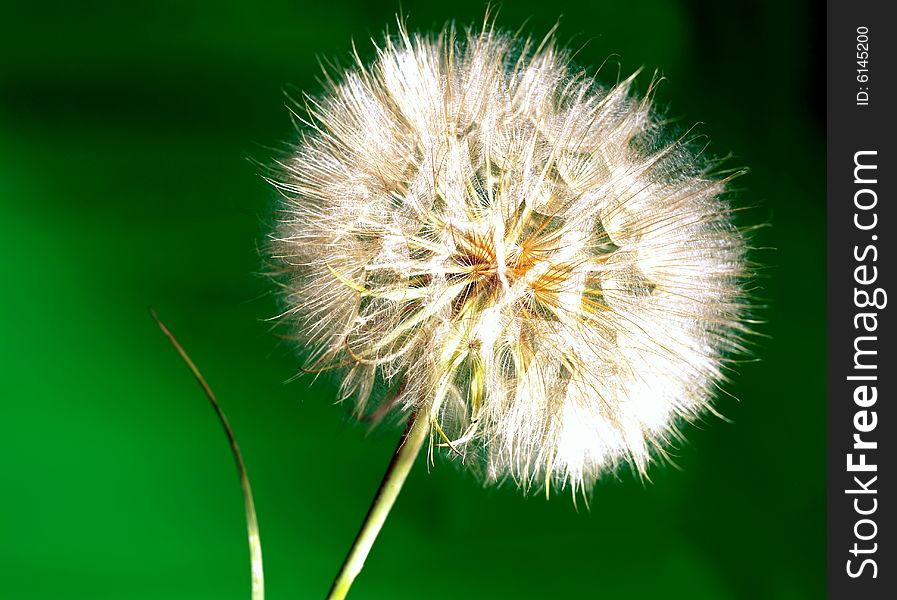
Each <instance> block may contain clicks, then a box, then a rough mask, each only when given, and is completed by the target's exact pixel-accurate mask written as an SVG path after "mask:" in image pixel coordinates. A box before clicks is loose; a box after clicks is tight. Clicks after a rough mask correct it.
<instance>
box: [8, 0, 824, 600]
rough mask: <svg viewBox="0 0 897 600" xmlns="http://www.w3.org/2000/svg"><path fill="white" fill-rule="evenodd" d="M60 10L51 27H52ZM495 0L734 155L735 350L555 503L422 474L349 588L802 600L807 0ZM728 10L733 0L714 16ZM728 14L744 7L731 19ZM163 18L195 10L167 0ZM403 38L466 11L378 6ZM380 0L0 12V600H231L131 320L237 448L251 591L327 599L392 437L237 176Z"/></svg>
mask: <svg viewBox="0 0 897 600" xmlns="http://www.w3.org/2000/svg"><path fill="white" fill-rule="evenodd" d="M76 4H77V6H76ZM724 4H728V3H722V2H711V1H709V0H707V1H700V2H684V3H670V2H659V1H653V2H649V1H640V0H627V1H625V2H598V1H591V2H568V1H564V0H555V1H553V2H534V1H529V2H519V1H513V2H511V1H509V2H506V3H505V4H504V5H503V6H501V7H500V14H499V17H498V23H499V24H500V25H502V26H504V27H507V28H511V29H516V28H517V27H519V26H521V25H522V24H523V23H524V21H526V20H527V19H529V20H528V22H527V23H526V25H525V31H529V32H531V33H533V34H535V35H540V36H541V35H542V34H543V33H544V32H546V31H547V30H548V29H549V28H550V27H551V26H552V25H553V24H554V23H555V21H556V20H557V18H558V17H559V16H560V15H563V18H562V21H561V26H560V30H559V37H560V39H561V40H562V41H564V42H569V43H570V44H572V45H574V46H580V45H582V44H584V43H587V45H586V46H585V48H584V49H583V50H582V51H581V52H580V53H579V56H578V60H579V62H580V63H582V64H585V65H599V64H600V63H602V62H603V61H604V59H605V58H607V57H608V56H609V55H612V54H613V55H616V56H618V59H619V62H620V64H621V68H622V71H623V73H628V72H630V71H632V70H634V69H636V68H638V67H640V66H645V67H646V74H645V75H644V76H643V77H641V79H640V82H641V84H640V85H641V86H642V89H644V87H645V86H646V85H647V82H648V80H649V78H650V73H651V72H652V71H653V70H654V69H655V68H658V69H660V71H661V72H662V73H663V74H664V75H665V76H666V77H667V78H668V80H667V81H666V82H664V83H663V84H662V86H661V87H660V90H659V92H658V94H657V99H658V101H659V102H660V103H661V104H664V105H668V106H669V108H670V114H671V115H672V116H674V117H677V118H678V119H680V120H681V122H683V123H686V124H690V123H693V122H696V121H701V122H702V123H703V125H701V130H702V131H703V132H704V133H706V134H708V136H709V137H710V139H711V140H712V145H711V151H712V152H714V153H716V154H718V155H724V154H727V153H729V152H731V153H732V155H733V159H732V160H731V161H730V164H731V165H732V166H741V165H744V166H748V167H749V168H750V169H751V172H750V174H749V175H747V176H745V177H742V178H741V179H739V180H738V186H739V187H740V188H741V190H742V191H741V192H740V195H739V199H738V202H739V204H740V205H742V206H751V207H753V208H752V209H751V210H749V211H746V212H745V213H744V214H743V219H742V224H743V225H752V224H768V225H769V226H768V227H765V228H764V229H762V230H761V231H759V232H758V233H757V234H756V236H755V238H754V243H755V245H757V246H758V247H763V248H772V249H766V250H761V251H758V252H757V253H756V254H755V258H756V259H757V260H758V261H760V262H761V263H763V265H764V268H763V270H762V272H761V274H760V277H759V278H758V279H757V281H756V287H757V291H756V297H757V302H758V304H763V305H765V306H766V307H765V308H763V309H762V310H760V311H759V314H760V316H761V318H763V319H764V320H765V321H767V323H766V324H765V325H763V326H761V327H760V328H759V329H760V331H761V332H762V334H763V336H764V337H757V338H755V342H756V349H755V356H754V358H756V360H750V361H746V362H745V363H744V364H742V365H741V367H740V369H739V370H740V374H739V375H738V376H737V378H736V380H735V382H734V384H733V385H731V386H730V387H729V391H731V392H732V394H734V396H736V397H737V400H736V399H733V398H730V397H722V398H720V399H719V402H718V404H717V406H718V408H719V410H720V411H721V412H722V413H723V414H724V415H725V416H726V417H728V418H729V419H731V422H730V423H729V422H725V421H722V420H720V419H717V418H708V419H707V420H706V422H704V423H702V424H700V425H699V426H695V427H689V428H688V431H687V438H688V443H687V444H685V445H683V446H681V447H679V448H678V449H676V451H675V455H676V461H677V463H678V465H679V467H680V469H679V470H677V469H675V468H672V467H655V468H654V469H653V470H652V471H651V473H650V474H651V478H652V481H651V482H650V483H647V484H644V485H643V484H642V483H640V482H639V481H638V480H637V479H635V478H634V477H632V476H630V475H628V474H622V475H621V476H620V477H619V479H618V480H614V479H613V478H608V479H607V480H605V481H602V482H600V483H599V485H598V486H597V487H596V490H595V493H594V495H593V498H592V501H591V509H590V510H585V509H584V508H583V506H582V504H581V503H580V506H579V508H578V509H577V508H574V506H573V504H572V502H571V501H570V498H569V496H560V497H556V498H552V499H551V500H550V501H546V500H545V499H544V498H543V497H541V496H536V497H529V498H524V497H522V495H521V494H520V493H519V492H517V491H516V490H515V489H513V488H511V487H505V488H501V489H494V488H492V489H483V488H482V486H481V485H480V484H479V483H478V482H477V481H476V480H474V479H473V478H472V477H471V476H470V475H468V474H465V473H464V472H463V471H461V470H460V469H458V468H456V467H455V466H454V465H452V464H450V462H449V461H447V460H438V461H437V464H436V466H435V468H433V469H431V472H429V473H428V472H427V469H426V468H425V467H424V465H423V462H422V461H421V462H419V463H418V466H417V467H416V469H415V471H414V472H413V474H412V477H411V479H410V481H409V483H408V484H407V486H406V488H405V490H404V492H403V494H402V496H401V497H400V498H399V501H398V503H397V505H396V508H395V510H394V512H393V514H392V516H391V517H390V519H389V521H388V522H387V525H386V527H385V529H384V531H383V533H382V535H381V537H380V539H379V540H378V541H377V543H376V545H375V547H374V550H373V553H372V555H371V557H370V559H369V560H368V563H367V566H366V568H365V570H364V572H363V573H362V575H361V576H360V578H359V579H358V581H357V583H356V585H355V587H354V589H353V593H352V598H355V599H363V598H424V597H433V598H505V597H507V598H566V597H578V598H602V599H604V598H640V597H644V598H746V599H747V598H750V599H757V598H764V599H766V598H789V599H791V598H818V597H821V596H822V595H823V593H824V589H825V587H824V568H825V520H824V519H825V503H824V493H825V489H824V483H825V464H824V448H825V437H824V435H825V416H824V415H825V412H824V409H825V387H824V366H823V365H824V348H825V342H824V340H825V338H824V293H825V292H824V258H823V257H824V254H823V252H824V237H823V236H824V219H825V214H824V187H823V186H824V184H823V173H824V171H823V169H824V153H823V141H824V133H823V128H822V123H823V114H824V111H823V106H824V105H823V103H822V99H821V84H822V81H823V79H822V70H821V66H820V61H821V60H822V59H821V57H822V48H821V42H822V39H821V33H820V29H821V21H820V17H819V15H817V14H813V13H812V12H811V10H810V6H809V2H791V3H780V2H772V1H767V2H756V3H743V4H744V6H738V7H734V6H733V7H726V6H721V5H724ZM733 4H735V3H733ZM738 4H742V3H738ZM185 5H189V8H188V7H186V6H185ZM402 6H403V10H404V12H405V13H406V15H408V17H409V23H410V26H411V28H412V29H433V28H434V27H438V26H439V25H441V24H442V23H443V22H444V21H445V20H447V19H449V18H454V19H457V20H458V21H459V22H461V23H467V22H472V21H479V20H481V18H482V14H483V11H484V4H483V3H482V2H479V1H466V0H464V1H462V0H455V1H453V2H451V3H435V2H420V1H412V0H404V1H403V2H402ZM398 8H399V4H398V3H397V2H387V3H372V2H362V1H360V0H358V1H355V2H345V1H337V0H331V1H318V2H310V3H308V2H286V1H275V2H264V3H262V2H258V3H256V2H253V3H249V2H247V3H239V2H231V1H226V0H216V1H214V2H191V3H183V2H173V1H170V2H156V3H152V4H148V5H142V4H130V3H123V4H122V5H121V6H104V5H103V4H101V3H96V2H81V3H67V2H41V3H32V4H31V5H30V6H15V7H14V6H11V5H7V4H4V5H3V8H2V9H0V10H2V13H0V266H2V294H0V315H2V338H0V352H2V355H0V428H2V435H0V472H2V476H3V479H2V481H3V483H2V494H0V536H2V543H0V597H3V598H221V599H226V598H247V597H248V593H249V570H248V554H247V550H246V541H245V537H244V535H245V532H244V523H243V513H242V501H241V497H240V491H239V486H238V484H237V480H236V477H235V473H234V467H233V464H232V462H231V457H230V455H229V452H228V449H227V445H226V441H225V438H224V436H223V434H222V432H221V430H220V427H219V424H218V423H217V421H216V419H215V417H214V416H213V413H212V411H211V409H210V408H209V406H208V403H207V401H206V400H205V399H204V397H203V396H202V394H201V392H200V390H199V389H198V387H197V386H196V384H195V383H194V381H193V380H192V379H191V377H190V375H189V373H188V371H187V369H186V368H185V366H184V365H183V364H182V362H181V361H180V360H179V358H178V357H177V355H176V354H175V353H174V351H173V350H172V348H171V347H170V346H169V345H168V342H167V341H166V340H165V339H164V338H163V337H162V335H161V334H160V332H159V331H158V330H157V329H156V327H155V325H154V324H153V323H152V321H151V320H150V317H149V315H148V313H147V307H148V306H149V305H152V306H154V307H155V308H156V309H157V310H158V312H159V313H160V315H161V316H162V317H163V318H164V319H165V321H166V322H167V323H168V325H169V326H170V327H171V328H172V329H173V330H174V331H175V332H176V334H177V335H178V336H179V337H180V339H181V341H182V342H183V344H184V345H185V346H186V347H187V349H188V350H189V352H190V353H191V354H192V356H193V358H194V359H195V360H196V361H197V362H198V363H199V365H200V367H201V368H202V370H203V371H204V373H205V375H206V376H207V378H208V380H209V381H210V383H211V384H212V387H213V388H214V389H215V390H216V391H217V393H218V396H219V399H220V400H221V403H222V405H223V407H224V409H225V410H226V412H227V413H228V416H229V418H230V420H231V423H232V425H233V427H234V429H235V430H236V433H237V436H238V439H239V440H240V443H241V445H242V448H243V451H244V454H245V459H246V462H247V465H248V468H249V472H250V476H251V479H252V483H253V486H254V489H255V494H256V504H257V508H258V512H259V519H260V523H261V528H262V540H263V543H264V553H265V559H266V567H267V569H266V574H267V584H268V597H269V598H272V599H274V600H277V599H281V598H317V597H322V596H323V595H324V593H325V591H326V589H327V588H328V586H329V583H330V581H331V579H332V577H333V575H334V574H335V572H336V569H337V567H338V566H339V564H340V561H341V560H342V558H343V555H344V552H345V550H346V548H347V546H348V544H349V542H350V541H351V540H352V538H353V536H354V534H355V531H356V528H357V527H358V525H359V523H360V520H361V518H362V516H363V514H364V513H365V510H366V507H367V505H368V502H369V501H370V499H371V497H372V494H373V492H374V490H375V489H376V487H377V483H378V481H379V478H380V476H381V474H382V472H383V469H384V468H385V466H386V463H387V461H388V458H389V455H390V453H391V451H392V449H393V447H394V444H395V440H396V438H397V436H398V430H396V429H389V428H385V429H381V430H377V431H374V432H373V433H370V434H366V429H365V427H363V426H362V425H358V424H355V423H352V422H351V421H350V420H349V419H348V418H347V410H346V408H345V407H342V406H336V405H334V404H333V402H332V400H333V398H334V394H335V381H334V379H333V378H329V377H322V378H320V379H318V380H317V381H312V379H311V378H309V377H301V378H298V379H297V380H294V381H290V382H288V381H287V380H290V379H291V378H292V377H293V375H294V374H295V373H296V368H297V365H298V359H297V357H296V356H295V355H294V353H293V350H292V349H291V347H290V345H289V344H288V343H286V342H284V341H283V340H281V339H280V338H279V337H278V335H277V331H276V328H274V327H273V325H272V323H271V322H269V321H266V318H268V317H270V316H272V315H273V314H274V313H275V310H276V308H275V307H276V303H275V299H274V298H273V297H272V296H271V293H270V288H271V286H270V285H269V283H268V282H267V281H265V280H264V278H262V277H260V276H259V275H258V273H259V272H260V270H261V258H260V253H259V250H258V248H259V246H260V245H261V244H262V243H263V240H264V237H265V233H266V223H267V222H268V220H269V219H270V212H271V208H272V206H273V202H274V194H273V193H272V191H271V190H270V189H269V188H268V187H267V186H266V184H265V183H264V182H263V181H262V179H261V178H260V176H259V174H258V172H259V169H258V168H257V166H255V165H254V164H253V163H252V162H251V161H250V160H247V158H252V159H258V160H261V161H263V162H264V161H265V160H267V159H269V158H270V157H271V156H272V151H271V150H270V149H269V148H270V147H272V146H276V145H277V144H278V143H280V142H281V141H283V140H289V139H292V138H293V137H294V133H293V130H292V129H291V127H292V126H291V123H290V119H289V117H288V112H287V110H286V108H285V106H284V104H285V98H284V93H283V92H284V90H288V91H289V90H290V89H293V90H308V91H311V92H315V91H316V90H318V89H319V83H318V81H317V79H318V77H319V74H320V70H319V67H318V59H319V58H326V59H337V60H339V61H341V62H342V63H343V64H345V63H346V62H347V60H346V59H347V55H348V51H349V48H350V41H351V40H352V39H355V40H356V42H357V43H358V45H359V48H360V49H361V53H362V55H363V56H365V57H370V56H371V55H372V51H371V47H370V45H369V43H368V42H367V40H368V38H370V37H374V38H379V37H380V35H381V33H380V32H381V31H382V30H383V28H384V27H385V26H387V25H390V26H392V25H393V24H394V13H395V12H396V10H398Z"/></svg>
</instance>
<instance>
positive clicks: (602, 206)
mask: <svg viewBox="0 0 897 600" xmlns="http://www.w3.org/2000/svg"><path fill="white" fill-rule="evenodd" d="M334 79H335V80H334V81H333V82H332V83H331V84H330V85H329V87H328V89H327V90H326V92H325V93H323V94H322V95H320V96H316V97H309V98H307V100H306V110H305V114H306V116H305V117H302V118H303V121H304V124H303V126H302V127H301V132H300V135H301V139H300V141H299V142H298V144H297V145H296V146H295V147H293V148H291V151H290V153H289V155H288V156H286V157H285V158H284V160H283V161H281V164H280V167H279V168H278V170H277V174H276V176H275V177H272V183H274V185H275V186H276V187H277V189H278V190H279V191H280V192H281V194H282V197H283V200H282V202H281V206H280V211H279V220H278V224H277V226H276V230H275V232H274V233H273V235H272V239H273V243H272V253H273V255H274V261H275V263H276V264H277V266H278V270H279V272H280V277H279V280H280V282H281V285H282V287H283V298H284V307H285V311H284V315H285V317H286V318H288V319H289V320H290V322H291V326H292V327H293V328H294V330H295V331H296V333H297V335H298V336H299V337H300V339H301V340H302V343H303V345H304V347H305V348H306V349H307V350H306V353H307V356H308V358H307V361H308V364H307V365H306V367H307V368H308V369H310V370H322V369H329V368H339V369H342V371H341V372H342V373H343V378H342V384H341V388H340V395H341V398H342V399H346V400H348V399H351V400H352V401H353V402H354V405H355V409H356V411H357V413H358V414H359V415H362V414H371V413H374V414H380V413H382V412H383V411H385V410H387V409H389V408H392V407H394V408H396V409H397V410H411V409H415V410H418V411H420V412H419V414H426V415H429V418H432V427H433V440H434V442H435V443H436V444H442V445H445V446H450V448H451V451H452V452H454V453H457V454H460V455H462V456H463V459H464V462H465V464H466V465H469V466H471V467H473V468H476V469H478V470H480V471H481V473H482V474H483V475H484V477H485V479H486V480H489V481H501V480H505V479H508V478H510V479H513V480H514V481H515V482H517V483H518V484H519V485H520V486H521V487H523V488H529V487H530V486H537V487H539V486H543V485H545V486H550V487H564V486H572V487H573V489H577V488H587V487H588V486H589V485H591V483H593V482H594V481H595V479H596V478H597V477H599V476H600V475H601V474H602V473H605V472H610V471H613V470H614V469H616V468H617V467H619V466H621V465H630V466H631V467H633V468H634V469H635V470H637V471H638V472H640V473H644V472H645V469H646V468H647V466H648V464H649V463H650V462H651V461H652V460H655V459H656V458H657V457H659V456H663V453H664V448H667V447H669V445H670V444H671V443H672V442H674V441H675V440H676V439H677V438H678V436H679V430H678V427H679V426H680V424H681V423H682V422H685V421H691V420H694V419H696V418H698V417H700V416H701V415H702V414H704V413H705V412H706V411H708V410H710V406H711V401H712V399H713V397H714V395H715V392H716V390H717V387H718V386H719V384H720V383H721V382H723V381H724V380H725V376H726V369H727V365H728V363H729V360H730V357H731V356H734V355H737V354H738V353H739V352H741V351H742V340H743V336H744V334H745V333H747V329H746V326H745V324H744V323H745V307H746V301H745V294H744V292H743V284H744V280H745V277H746V262H745V247H746V246H745V241H744V238H743V236H742V234H741V233H740V232H739V231H738V229H737V228H736V227H735V226H734V225H733V223H732V218H731V209H730V207H729V205H728V202H727V201H726V199H725V197H724V191H725V189H724V188H725V184H726V179H725V177H723V176H720V175H717V174H714V172H713V171H714V169H716V168H717V167H716V165H715V163H714V162H713V161H712V160H709V159H707V158H705V157H704V156H703V153H702V152H701V148H700V147H699V146H697V145H696V144H695V143H694V141H693V140H692V139H690V137H689V134H688V133H686V134H684V135H678V136H675V135H673V136H671V134H670V133H668V132H667V131H665V125H664V123H663V122H662V120H661V118H660V117H659V116H658V114H657V113H656V112H655V111H654V110H653V109H652V106H651V100H650V93H649V94H648V96H647V97H641V98H639V97H637V96H636V95H635V94H634V92H633V87H634V82H635V76H634V75H633V76H632V77H630V78H628V79H626V80H624V81H621V82H619V83H617V84H616V85H614V86H611V87H605V86H603V85H601V84H600V83H598V82H597V81H596V79H595V77H594V76H592V75H589V74H588V73H587V72H586V71H583V70H580V69H578V68H576V67H575V66H573V65H572V63H571V57H570V54H569V53H568V52H567V51H565V50H563V49H560V48H558V47H557V46H556V45H555V43H554V42H553V41H552V40H551V39H550V38H546V39H545V40H542V41H541V42H540V41H533V40H530V39H522V38H519V37H516V36H513V35H509V34H505V33H502V32H499V31H495V30H494V29H492V28H491V27H490V26H489V25H488V24H487V25H486V27H484V28H483V29H481V30H468V31H466V32H464V33H459V32H456V30H455V29H454V28H453V27H452V26H448V27H447V28H446V29H445V30H444V31H442V32H441V33H439V34H438V35H435V36H422V35H414V34H410V33H408V32H407V30H406V29H404V27H400V29H399V32H398V35H397V36H395V37H387V39H386V41H385V42H384V43H383V45H381V46H380V47H378V48H377V57H376V59H375V60H374V61H373V63H372V64H370V65H364V64H362V61H360V60H356V64H355V65H354V66H353V67H352V68H351V69H349V70H347V71H346V72H345V73H342V74H341V76H340V77H338V78H334ZM377 381H382V382H384V386H383V387H387V388H389V387H392V388H393V389H394V393H392V394H383V393H380V392H378V390H377V387H378V386H377V385H375V383H376V382H377ZM400 384H401V385H400ZM381 396H383V397H381ZM371 403H374V404H378V405H379V406H377V407H373V408H372V407H371V406H370V405H371ZM384 403H391V405H387V404H384Z"/></svg>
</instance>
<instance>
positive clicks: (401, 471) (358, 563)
mask: <svg viewBox="0 0 897 600" xmlns="http://www.w3.org/2000/svg"><path fill="white" fill-rule="evenodd" d="M429 431H430V418H429V412H428V411H425V412H423V413H418V412H415V413H413V414H412V415H411V416H410V417H409V418H408V424H407V425H406V426H405V432H404V433H403V434H402V437H401V439H400V440H399V445H398V446H397V447H396V451H395V454H393V457H392V461H391V462H390V463H389V467H388V468H387V469H386V473H385V474H384V475H383V479H382V481H381V482H380V489H378V490H377V495H376V496H374V501H373V502H372V503H371V508H370V509H368V514H367V516H366V517H365V518H364V522H363V523H362V524H361V529H360V530H359V531H358V536H357V537H356V538H355V541H354V542H353V543H352V547H351V548H350V549H349V554H348V555H347V556H346V560H345V561H344V562H343V566H342V567H341V568H340V571H339V573H338V574H337V576H336V579H334V580H333V586H332V587H331V588H330V594H329V595H328V596H327V598H328V600H342V599H343V598H345V597H346V594H348V593H349V588H350V587H351V586H352V582H353V581H355V578H356V577H357V576H358V574H359V573H360V572H361V568H362V567H363V566H364V561H365V559H366V558H367V556H368V553H370V551H371V546H373V545H374V540H375V539H377V534H378V533H380V529H381V528H382V527H383V523H384V522H385V521H386V517H387V515H389V511H390V509H391V508H392V505H393V504H394V503H395V501H396V498H397V497H398V495H399V492H400V491H401V490H402V485H403V484H404V483H405V479H406V478H407V477H408V473H409V472H410V471H411V467H412V466H413V465H414V459H415V457H417V454H418V452H420V449H421V446H422V445H423V443H424V440H425V439H426V438H427V434H428V433H429Z"/></svg>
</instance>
